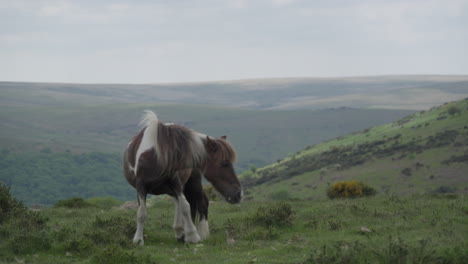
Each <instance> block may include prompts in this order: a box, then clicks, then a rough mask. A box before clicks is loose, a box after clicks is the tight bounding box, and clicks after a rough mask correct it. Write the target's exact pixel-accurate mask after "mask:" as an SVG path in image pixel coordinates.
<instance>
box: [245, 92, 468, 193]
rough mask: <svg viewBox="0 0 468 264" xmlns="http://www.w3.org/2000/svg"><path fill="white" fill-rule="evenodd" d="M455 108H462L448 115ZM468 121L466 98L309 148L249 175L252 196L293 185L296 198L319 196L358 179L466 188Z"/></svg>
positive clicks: (418, 187) (421, 189)
mask: <svg viewBox="0 0 468 264" xmlns="http://www.w3.org/2000/svg"><path fill="white" fill-rule="evenodd" d="M451 107H457V108H458V109H460V112H459V113H457V114H454V115H450V114H448V113H447V112H448V111H447V110H448V109H450V108H451ZM467 120H468V100H462V101H457V102H452V103H447V104H445V105H443V106H440V107H437V108H433V109H431V110H429V111H423V112H419V113H415V114H412V115H410V116H408V117H406V118H404V119H401V120H398V121H395V122H393V123H391V124H386V125H382V126H377V127H373V128H369V129H366V130H363V131H360V132H357V133H353V134H349V135H347V136H343V137H338V138H335V139H333V140H329V141H327V142H324V143H321V144H318V145H314V146H309V147H306V148H305V149H304V150H302V151H299V152H297V153H295V154H293V155H290V156H288V157H286V158H285V159H283V160H282V161H280V162H277V163H274V164H271V165H268V166H266V167H263V168H259V169H257V170H256V173H255V174H253V175H251V176H250V177H249V178H247V179H246V178H244V183H245V184H246V185H247V186H249V190H248V193H249V194H248V196H247V197H250V198H253V199H265V198H268V197H271V194H274V193H277V192H281V191H282V190H284V189H289V190H290V193H291V196H292V198H299V199H310V198H314V199H317V198H320V197H323V193H324V190H325V189H326V188H327V187H328V186H329V185H331V184H333V183H335V182H337V181H343V180H346V181H348V180H359V181H362V182H364V183H366V184H369V185H370V186H371V187H374V188H376V189H377V191H378V192H381V193H388V194H392V193H393V194H398V195H405V194H413V193H419V194H421V193H430V192H434V191H437V189H440V188H441V187H442V188H444V187H449V189H451V190H452V191H454V192H458V193H466V192H467V191H468V182H467V181H466V172H467V171H468V163H467V162H466V161H464V160H465V159H466V155H467V154H466V153H468V130H467V128H466V124H467ZM453 135H454V136H453ZM451 161H453V162H451ZM299 183H301V184H299ZM246 193H247V192H246Z"/></svg>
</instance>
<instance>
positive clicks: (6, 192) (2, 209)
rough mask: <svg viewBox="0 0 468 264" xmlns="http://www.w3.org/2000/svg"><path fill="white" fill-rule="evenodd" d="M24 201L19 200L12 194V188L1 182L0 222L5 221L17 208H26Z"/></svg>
mask: <svg viewBox="0 0 468 264" xmlns="http://www.w3.org/2000/svg"><path fill="white" fill-rule="evenodd" d="M25 209H26V208H25V206H24V205H23V203H21V202H18V201H17V200H16V199H14V198H13V197H12V196H11V194H10V188H9V187H8V186H6V185H5V184H3V182H0V223H2V222H4V221H5V220H6V219H7V218H9V217H10V215H11V214H12V213H13V212H14V211H16V210H20V211H21V210H25Z"/></svg>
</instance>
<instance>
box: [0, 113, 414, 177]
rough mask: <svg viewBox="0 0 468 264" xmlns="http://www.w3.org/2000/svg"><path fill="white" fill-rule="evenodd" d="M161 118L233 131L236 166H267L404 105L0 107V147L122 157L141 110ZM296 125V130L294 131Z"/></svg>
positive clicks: (210, 130)
mask: <svg viewBox="0 0 468 264" xmlns="http://www.w3.org/2000/svg"><path fill="white" fill-rule="evenodd" d="M145 109H152V110H154V111H155V112H156V113H157V114H158V115H159V118H160V119H161V120H162V121H165V122H175V123H179V124H183V125H185V126H187V127H189V128H192V129H195V130H198V131H200V132H203V133H206V134H208V135H211V136H217V137H219V136H222V135H228V140H230V141H231V142H232V143H233V144H234V146H235V147H236V149H237V150H238V152H239V163H238V168H239V169H240V170H241V171H242V170H244V169H246V168H247V167H248V166H249V165H250V164H253V165H255V166H257V167H258V166H264V165H266V164H269V163H271V162H274V161H275V160H276V159H278V158H280V157H282V156H285V155H287V154H288V153H289V152H293V151H296V150H297V149H299V148H301V147H302V146H304V145H307V144H315V143H319V142H321V141H324V140H328V139H330V138H333V137H336V136H340V135H344V134H346V133H350V132H352V131H356V130H360V129H363V128H366V127H370V126H373V125H377V124H384V123H386V122H391V121H393V120H396V119H398V118H401V117H403V116H405V115H407V114H409V113H411V111H405V110H379V109H374V110H365V109H348V108H342V109H334V110H320V111H312V110H296V111H260V110H247V109H235V108H225V107H215V106H197V105H179V104H145V105H142V104H121V105H116V104H112V105H97V106H89V105H84V106H73V105H71V106H67V107H63V106H53V107H50V106H49V107H34V106H29V107H5V106H0V120H1V123H0V149H8V150H10V151H12V152H24V151H41V150H42V149H47V148H48V149H51V150H52V151H54V152H55V151H58V152H64V151H70V152H72V153H83V152H92V151H94V152H110V153H117V154H119V155H120V153H122V151H123V148H124V147H125V146H126V145H127V143H128V142H129V141H130V139H131V138H132V137H133V136H134V135H135V134H136V133H137V132H138V131H139V128H138V126H137V124H138V122H139V120H140V118H141V115H142V113H143V110H145ZM291 128H293V129H291Z"/></svg>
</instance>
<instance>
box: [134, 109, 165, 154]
mask: <svg viewBox="0 0 468 264" xmlns="http://www.w3.org/2000/svg"><path fill="white" fill-rule="evenodd" d="M139 125H140V126H141V127H144V128H146V132H145V134H146V133H148V138H149V139H150V140H149V142H152V145H153V147H154V150H155V152H156V155H157V156H158V157H160V151H159V145H158V126H159V119H158V116H157V115H156V114H155V113H154V112H153V111H151V110H145V111H144V114H143V116H142V118H141V121H140V124H139Z"/></svg>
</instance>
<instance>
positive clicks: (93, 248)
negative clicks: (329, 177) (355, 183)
mask: <svg viewBox="0 0 468 264" xmlns="http://www.w3.org/2000/svg"><path fill="white" fill-rule="evenodd" d="M0 194H1V195H0V198H2V199H3V200H1V201H2V205H4V204H5V203H4V202H5V200H6V201H8V202H7V204H8V205H7V206H6V208H9V209H11V208H12V207H13V208H15V209H14V210H9V211H8V214H6V215H0V216H2V217H1V218H0V223H1V224H0V234H1V235H2V239H1V240H0V263H113V264H116V263H172V262H175V263H286V264H293V263H295V264H298V263H303V264H307V263H327V264H330V263H332V264H333V263H337V264H338V263H340V264H342V263H425V264H426V263H434V264H435V263H454V264H462V263H466V262H467V261H468V251H467V248H468V244H467V237H466V231H467V229H466V228H467V225H468V223H467V218H466V214H467V208H468V197H466V196H462V195H460V196H459V195H451V196H428V195H426V196H412V197H398V196H379V197H373V198H361V199H353V200H316V201H290V202H287V203H276V202H271V201H262V202H261V204H260V203H258V202H256V201H247V202H244V203H241V204H240V206H232V205H229V204H227V203H225V202H214V203H211V205H210V219H211V220H210V228H211V236H210V237H209V238H208V240H206V241H203V242H202V243H200V244H195V245H193V244H183V243H178V242H177V241H176V240H175V238H174V234H173V230H172V228H171V226H172V221H173V210H174V209H173V203H172V201H170V200H157V201H156V202H154V201H152V206H150V207H149V209H148V213H149V215H148V220H147V221H146V225H145V232H144V233H145V245H144V246H134V245H132V244H131V237H132V235H133V233H134V231H135V215H136V212H135V210H129V209H119V208H117V207H113V205H115V204H116V203H115V202H112V201H111V200H109V199H102V198H95V199H92V200H87V201H84V202H81V203H77V202H75V203H65V202H64V203H61V204H62V205H68V207H63V206H62V207H55V208H48V209H42V210H39V211H35V212H32V211H29V210H27V209H24V208H22V207H21V206H19V205H17V204H16V203H14V202H13V201H11V200H9V199H6V198H5V196H6V195H5V192H4V191H1V190H0ZM73 205H80V207H79V208H78V207H77V208H74V207H73ZM117 205H118V203H117ZM4 216H5V217H4Z"/></svg>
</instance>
